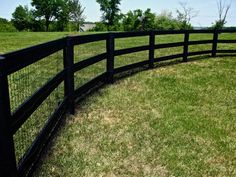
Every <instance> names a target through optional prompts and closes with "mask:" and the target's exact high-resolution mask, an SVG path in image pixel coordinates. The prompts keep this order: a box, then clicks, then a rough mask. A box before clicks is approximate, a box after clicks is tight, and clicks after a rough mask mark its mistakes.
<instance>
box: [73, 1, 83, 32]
mask: <svg viewBox="0 0 236 177" xmlns="http://www.w3.org/2000/svg"><path fill="white" fill-rule="evenodd" d="M84 10H85V8H84V7H82V5H81V3H80V1H79V0H70V1H69V11H70V12H69V17H70V20H71V21H72V22H73V23H74V24H75V29H76V31H79V30H80V26H81V25H83V23H84V21H85V16H84V15H83V13H84Z"/></svg>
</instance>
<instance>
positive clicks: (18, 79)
mask: <svg viewBox="0 0 236 177" xmlns="http://www.w3.org/2000/svg"><path fill="white" fill-rule="evenodd" d="M62 69H63V53H62V52H61V51H60V52H57V53H55V54H53V55H50V56H48V57H46V58H44V59H42V60H40V61H38V62H36V63H34V64H32V65H30V66H28V67H26V68H24V69H21V70H20V71H18V72H16V73H13V74H11V75H10V76H9V77H8V80H9V91H10V103H11V112H12V113H13V112H14V111H15V110H16V109H17V108H18V107H19V106H20V105H21V104H22V103H23V102H24V101H25V100H26V99H27V98H29V97H30V96H31V95H32V94H34V93H35V92H36V91H37V90H38V89H39V88H40V87H42V86H43V85H44V84H45V83H46V82H47V81H49V80H50V79H52V78H53V77H54V76H55V75H56V74H57V73H58V72H60V71H62ZM63 90H64V84H63V83H62V84H61V85H60V86H59V87H58V88H56V89H55V90H54V91H53V92H52V93H51V94H50V96H48V98H47V99H46V100H45V101H44V102H43V103H42V105H40V106H39V108H38V109H37V110H36V111H35V112H34V113H33V114H32V115H31V116H30V118H29V119H28V120H27V121H26V122H25V123H24V124H23V125H22V127H21V128H20V129H19V130H18V131H17V132H16V134H15V135H14V142H15V153H16V159H17V161H18V162H19V160H20V159H21V158H22V157H23V155H24V153H25V152H26V151H27V149H28V148H29V147H30V145H31V144H32V142H33V141H34V140H35V138H36V137H37V135H38V134H39V133H40V130H41V129H42V128H43V126H44V125H45V123H46V121H47V120H48V118H49V117H50V115H52V113H53V112H54V110H55V109H56V108H57V106H58V103H59V102H60V101H62V99H63V97H64V92H63Z"/></svg>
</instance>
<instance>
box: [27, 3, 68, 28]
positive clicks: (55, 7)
mask: <svg viewBox="0 0 236 177" xmlns="http://www.w3.org/2000/svg"><path fill="white" fill-rule="evenodd" d="M64 3H65V1H64V0H32V3H31V4H32V6H33V7H34V8H35V10H34V14H35V16H36V17H38V18H42V17H43V18H44V19H45V27H46V31H48V29H49V25H50V23H51V21H53V20H55V19H56V18H57V17H58V15H59V12H61V11H62V6H63V5H64Z"/></svg>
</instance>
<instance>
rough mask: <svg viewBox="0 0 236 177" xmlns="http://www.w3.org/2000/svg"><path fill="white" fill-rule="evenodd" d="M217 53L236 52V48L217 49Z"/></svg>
mask: <svg viewBox="0 0 236 177" xmlns="http://www.w3.org/2000/svg"><path fill="white" fill-rule="evenodd" d="M217 53H236V50H217Z"/></svg>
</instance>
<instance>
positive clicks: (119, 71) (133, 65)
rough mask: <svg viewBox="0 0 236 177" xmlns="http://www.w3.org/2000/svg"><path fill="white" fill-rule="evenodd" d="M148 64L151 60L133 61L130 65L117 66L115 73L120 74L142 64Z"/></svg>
mask: <svg viewBox="0 0 236 177" xmlns="http://www.w3.org/2000/svg"><path fill="white" fill-rule="evenodd" d="M147 64H149V61H141V62H138V63H133V64H130V65H126V66H122V67H119V68H115V69H114V72H115V74H118V73H121V72H124V71H128V70H130V69H134V68H138V67H141V66H144V65H147Z"/></svg>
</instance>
